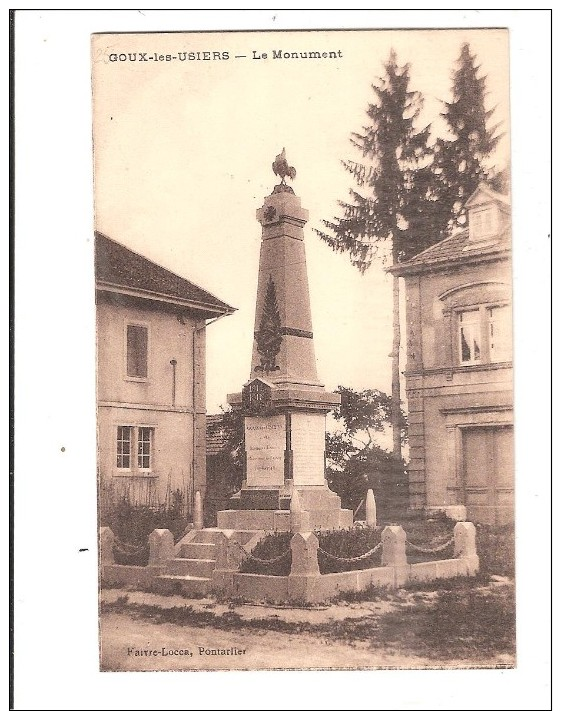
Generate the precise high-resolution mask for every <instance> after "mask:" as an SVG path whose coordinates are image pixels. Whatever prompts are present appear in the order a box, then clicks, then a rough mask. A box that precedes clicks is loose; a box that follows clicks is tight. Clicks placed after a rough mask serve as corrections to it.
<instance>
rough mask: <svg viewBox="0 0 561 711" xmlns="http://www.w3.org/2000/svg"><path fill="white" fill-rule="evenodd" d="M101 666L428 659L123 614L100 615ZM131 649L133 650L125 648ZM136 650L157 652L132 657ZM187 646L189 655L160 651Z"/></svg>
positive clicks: (301, 665)
mask: <svg viewBox="0 0 561 711" xmlns="http://www.w3.org/2000/svg"><path fill="white" fill-rule="evenodd" d="M101 634H102V639H103V645H102V668H103V669H104V670H106V671H146V670H151V671H155V670H158V671H164V670H165V671H193V670H201V669H204V670H218V669H356V668H362V669H364V668H373V667H393V668H396V667H397V668H399V667H401V668H403V667H404V666H406V667H411V666H420V667H424V666H431V664H433V665H434V662H431V661H430V660H428V659H422V658H416V659H413V658H411V657H410V656H408V657H402V656H398V655H393V654H389V655H386V654H381V653H380V652H379V651H373V650H371V649H369V645H368V644H367V643H365V642H354V643H347V644H345V643H342V642H339V641H337V642H331V641H329V640H325V639H318V638H317V637H315V636H312V635H309V634H298V635H292V634H284V633H281V632H273V631H270V630H267V631H263V630H251V631H249V630H236V631H223V630H217V629H212V628H209V629H201V628H200V627H190V626H181V627H178V626H176V625H173V624H169V623H164V624H159V625H155V624H153V623H152V622H148V621H145V620H135V619H132V617H131V616H130V615H128V614H114V613H110V614H108V615H104V616H103V617H102V624H101ZM200 648H204V649H205V650H221V649H222V650H232V649H235V650H238V651H241V650H243V653H241V654H222V655H220V654H206V653H203V654H201V653H200ZM131 650H133V651H132V652H131ZM137 650H149V651H152V652H154V651H157V652H158V656H144V655H143V656H135V654H134V652H135V651H137ZM162 650H164V652H170V651H171V650H177V651H179V650H181V651H183V652H185V650H188V651H189V652H190V653H191V654H192V656H186V655H185V654H183V655H181V656H180V655H175V654H165V655H164V656H162V653H161V651H162Z"/></svg>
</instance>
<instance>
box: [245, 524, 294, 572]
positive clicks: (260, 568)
mask: <svg viewBox="0 0 561 711" xmlns="http://www.w3.org/2000/svg"><path fill="white" fill-rule="evenodd" d="M291 538H292V533H290V532H288V531H286V532H285V531H275V532H274V533H269V534H267V535H266V536H265V538H262V539H261V540H260V541H259V542H258V543H257V545H256V546H255V548H254V549H253V550H252V551H251V556H252V557H249V556H248V557H246V558H245V560H244V561H243V562H242V564H241V566H240V572H241V573H258V574H259V575H288V574H289V573H290V566H291V565H292V553H291V551H290V540H291ZM287 551H288V553H287ZM280 556H283V557H282V558H280ZM279 558H280V559H279ZM257 559H261V560H266V561H273V562H271V563H261V562H259V560H257ZM276 559H279V560H276Z"/></svg>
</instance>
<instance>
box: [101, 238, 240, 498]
mask: <svg viewBox="0 0 561 711" xmlns="http://www.w3.org/2000/svg"><path fill="white" fill-rule="evenodd" d="M95 271H96V316H97V324H96V327H97V406H98V419H97V422H98V467H99V475H100V482H101V487H102V490H103V491H105V493H107V491H109V492H110V495H111V496H113V497H114V496H118V497H125V498H127V499H128V500H129V501H131V502H132V503H136V504H144V505H156V504H158V503H165V502H166V500H167V501H169V500H170V498H171V497H173V496H178V495H179V496H180V497H181V499H182V501H183V502H184V506H185V508H184V510H185V509H186V510H187V511H189V510H190V509H191V506H192V501H193V497H194V492H195V491H196V490H200V491H201V494H202V496H204V492H205V484H206V478H205V456H206V445H205V433H206V393H205V387H206V386H205V339H206V327H207V325H209V323H212V322H213V320H216V319H217V318H219V317H221V316H224V315H227V314H230V313H232V312H233V311H234V309H233V308H232V307H230V306H228V305H227V304H225V303H224V302H222V301H220V300H219V299H217V298H216V297H215V296H213V295H212V294H210V293H209V292H207V291H205V290H204V289H201V288H200V287H198V286H196V285H195V284H192V283H191V282H190V281H188V280H187V279H185V278H183V277H180V276H177V275H176V274H173V273H172V272H170V271H168V270H167V269H164V268H163V267H161V266H159V265H158V264H155V263H154V262H151V261H150V260H148V259H146V258H145V257H143V256H141V255H139V254H136V253H135V252H133V251H131V250H130V249H128V248H127V247H124V246H123V245H121V244H119V243H117V242H115V241H113V240H112V239H110V238H109V237H106V236H105V235H103V234H100V233H96V264H95ZM209 320H210V321H209Z"/></svg>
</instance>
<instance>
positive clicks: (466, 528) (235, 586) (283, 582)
mask: <svg viewBox="0 0 561 711" xmlns="http://www.w3.org/2000/svg"><path fill="white" fill-rule="evenodd" d="M453 544H454V558H448V559H444V560H436V561H429V562H426V563H412V564H410V563H408V562H407V555H406V534H405V531H404V530H403V529H402V528H401V526H386V528H385V529H384V531H383V532H382V566H381V567H377V568H366V569H364V570H352V571H348V572H343V573H328V574H324V575H322V574H320V572H319V564H318V558H317V554H318V548H319V542H318V539H317V537H316V536H315V535H314V534H313V533H312V532H299V533H295V534H294V536H293V537H292V539H291V543H290V546H291V549H292V566H291V571H290V575H288V576H273V575H256V574H254V573H240V572H238V569H239V565H240V562H241V557H240V556H241V552H240V550H239V546H236V545H235V543H234V542H232V540H231V535H227V534H225V535H224V536H223V538H222V539H221V541H220V543H219V546H220V552H219V557H218V560H217V566H216V569H215V571H214V574H213V589H214V590H215V591H216V592H218V593H219V594H221V595H224V596H226V597H243V598H244V599H246V600H251V601H260V600H270V601H275V602H309V603H320V602H325V601H327V600H329V599H331V598H333V597H336V596H337V595H338V594H340V593H343V592H360V591H361V590H365V589H366V588H368V587H370V586H376V587H388V588H398V587H401V586H403V585H406V584H407V583H409V582H425V581H430V580H437V579H439V578H453V577H456V576H460V575H461V576H467V575H475V574H476V573H477V571H478V570H479V558H478V556H477V551H476V546H475V526H474V525H473V524H472V523H469V522H460V523H457V524H456V526H455V528H454V540H453ZM439 548H441V549H444V548H445V546H440V547H439ZM436 550H438V548H437V549H436Z"/></svg>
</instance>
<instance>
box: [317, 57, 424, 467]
mask: <svg viewBox="0 0 561 711" xmlns="http://www.w3.org/2000/svg"><path fill="white" fill-rule="evenodd" d="M384 69H385V74H384V76H383V77H380V78H378V79H377V81H376V83H375V84H373V85H372V89H373V91H374V94H375V102H374V103H371V104H369V105H368V108H367V111H366V114H367V116H368V119H369V122H368V124H367V125H366V126H364V127H363V129H362V132H361V133H353V134H352V135H351V143H352V144H353V145H354V146H355V147H356V148H357V149H358V150H359V151H360V153H361V154H362V158H363V160H362V161H353V160H347V161H343V166H344V167H345V169H346V170H347V171H348V172H349V173H350V174H351V175H352V176H353V178H354V180H355V182H356V186H357V187H356V189H351V191H350V197H351V200H350V201H348V202H344V201H340V202H339V205H340V207H341V208H342V211H343V216H342V217H337V218H334V219H333V220H331V221H328V220H324V221H323V223H324V225H325V227H326V228H327V231H325V232H324V231H320V230H316V231H317V233H318V234H319V236H320V237H321V239H323V240H324V241H325V242H326V243H327V244H328V245H329V246H330V247H331V248H332V249H334V250H335V251H337V252H347V253H348V255H349V257H350V259H351V262H352V263H353V264H354V265H355V266H356V267H357V268H358V269H359V270H360V271H361V272H362V273H364V271H365V270H366V269H368V267H369V266H370V265H371V263H372V260H373V258H374V257H375V256H377V255H380V254H381V256H382V258H386V257H389V258H390V260H391V263H392V264H397V263H398V262H400V261H402V260H404V259H407V258H409V257H411V256H413V254H416V253H418V252H420V251H421V250H422V249H424V248H425V247H427V246H429V245H430V244H431V243H432V242H433V241H435V239H436V238H435V235H434V230H433V229H432V227H431V220H432V219H433V218H432V215H433V211H434V206H435V203H434V202H433V201H434V195H435V189H434V186H433V180H434V175H433V173H432V170H431V151H430V149H429V147H428V140H429V130H430V127H429V126H427V127H425V128H423V129H421V130H417V128H416V123H417V120H418V117H419V113H420V111H421V108H422V103H423V102H422V97H421V95H420V94H419V93H418V92H415V91H411V90H410V88H409V82H410V76H409V65H404V66H399V65H398V62H397V57H396V54H395V52H394V51H393V50H392V52H391V53H390V56H389V59H388V61H387V62H386V63H385V64H384ZM382 243H385V247H386V249H382V250H381V251H380V250H379V247H380V246H382ZM399 347H400V324H399V277H397V276H394V277H393V344H392V353H391V356H392V395H391V422H392V431H393V455H394V457H395V458H396V459H400V458H401V428H400V423H401V406H400V399H401V398H400V379H399V376H400V372H399Z"/></svg>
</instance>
